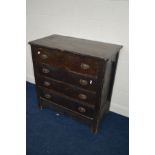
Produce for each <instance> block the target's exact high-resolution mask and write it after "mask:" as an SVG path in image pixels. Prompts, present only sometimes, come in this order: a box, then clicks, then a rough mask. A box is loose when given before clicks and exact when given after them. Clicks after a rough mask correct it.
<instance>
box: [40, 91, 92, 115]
mask: <svg viewBox="0 0 155 155" xmlns="http://www.w3.org/2000/svg"><path fill="white" fill-rule="evenodd" d="M39 92H40V96H41V98H43V99H46V100H49V101H52V102H54V103H56V104H59V105H61V106H63V107H65V108H68V109H70V110H72V111H75V112H78V113H80V114H82V115H85V116H87V117H91V118H93V117H94V109H93V108H89V107H86V106H84V105H82V104H80V103H77V102H73V101H70V100H69V99H66V98H64V97H62V96H59V95H56V94H53V93H52V92H51V91H50V90H48V89H43V88H39Z"/></svg>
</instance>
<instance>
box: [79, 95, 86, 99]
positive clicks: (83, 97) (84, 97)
mask: <svg viewBox="0 0 155 155" xmlns="http://www.w3.org/2000/svg"><path fill="white" fill-rule="evenodd" d="M78 97H79V98H80V99H82V100H86V99H87V95H85V94H79V95H78Z"/></svg>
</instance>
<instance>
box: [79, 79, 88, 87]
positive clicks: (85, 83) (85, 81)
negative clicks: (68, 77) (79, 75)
mask: <svg viewBox="0 0 155 155" xmlns="http://www.w3.org/2000/svg"><path fill="white" fill-rule="evenodd" d="M79 83H80V85H82V86H86V85H88V81H87V80H83V79H80V81H79Z"/></svg>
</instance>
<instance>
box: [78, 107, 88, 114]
mask: <svg viewBox="0 0 155 155" xmlns="http://www.w3.org/2000/svg"><path fill="white" fill-rule="evenodd" d="M78 111H79V112H81V113H85V112H86V109H85V108H84V107H78Z"/></svg>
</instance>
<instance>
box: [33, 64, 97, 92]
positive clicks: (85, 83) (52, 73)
mask: <svg viewBox="0 0 155 155" xmlns="http://www.w3.org/2000/svg"><path fill="white" fill-rule="evenodd" d="M36 70H37V73H39V74H40V75H43V76H47V77H50V78H53V79H56V80H59V81H63V82H67V83H69V84H72V85H76V86H78V87H81V88H84V89H88V90H92V91H96V88H97V80H96V79H92V78H88V77H85V76H81V75H78V74H74V73H70V72H67V71H65V70H63V69H61V68H55V67H52V66H48V65H45V64H37V66H36Z"/></svg>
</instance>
